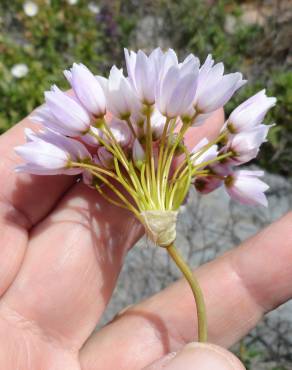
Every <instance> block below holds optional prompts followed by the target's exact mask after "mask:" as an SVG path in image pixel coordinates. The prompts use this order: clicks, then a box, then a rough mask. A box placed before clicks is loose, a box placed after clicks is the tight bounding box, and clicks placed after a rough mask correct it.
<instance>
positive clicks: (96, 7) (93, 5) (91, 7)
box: [88, 2, 100, 14]
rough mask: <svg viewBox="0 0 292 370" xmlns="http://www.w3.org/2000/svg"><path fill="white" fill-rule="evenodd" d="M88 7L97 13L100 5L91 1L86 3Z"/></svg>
mask: <svg viewBox="0 0 292 370" xmlns="http://www.w3.org/2000/svg"><path fill="white" fill-rule="evenodd" d="M88 9H89V10H90V11H91V13H93V14H99V12H100V7H99V6H98V5H97V4H95V3H93V2H91V3H89V4H88Z"/></svg>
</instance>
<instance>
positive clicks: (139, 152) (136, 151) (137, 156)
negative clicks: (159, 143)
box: [133, 139, 145, 169]
mask: <svg viewBox="0 0 292 370" xmlns="http://www.w3.org/2000/svg"><path fill="white" fill-rule="evenodd" d="M133 161H134V164H135V166H136V167H137V168H138V169H141V167H142V165H143V163H144V162H145V151H144V149H143V147H142V145H141V144H140V142H139V140H138V139H135V140H134V144H133Z"/></svg>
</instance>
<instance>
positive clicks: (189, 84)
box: [156, 59, 198, 118]
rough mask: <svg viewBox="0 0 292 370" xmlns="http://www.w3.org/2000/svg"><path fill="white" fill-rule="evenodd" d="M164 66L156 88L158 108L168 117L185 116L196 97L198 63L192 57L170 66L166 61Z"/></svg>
mask: <svg viewBox="0 0 292 370" xmlns="http://www.w3.org/2000/svg"><path fill="white" fill-rule="evenodd" d="M164 68H165V70H163V69H162V71H161V74H162V77H161V79H160V81H159V84H158V87H157V90H156V104H157V108H158V110H159V111H160V112H161V113H162V114H163V115H164V116H166V117H168V118H174V117H177V116H184V115H185V114H188V113H189V109H190V107H191V105H192V103H193V100H194V97H195V93H196V88H197V77H198V65H197V64H195V62H194V61H193V59H190V60H189V61H187V62H186V63H181V64H178V65H172V66H170V67H169V66H168V65H167V63H165V65H164Z"/></svg>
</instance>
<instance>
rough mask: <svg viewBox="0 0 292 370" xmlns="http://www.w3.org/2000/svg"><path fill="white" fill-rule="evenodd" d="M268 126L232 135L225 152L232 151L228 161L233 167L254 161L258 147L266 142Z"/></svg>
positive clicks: (260, 126)
mask: <svg viewBox="0 0 292 370" xmlns="http://www.w3.org/2000/svg"><path fill="white" fill-rule="evenodd" d="M269 129H270V126H267V125H259V126H257V127H256V128H254V129H252V130H249V131H244V132H240V133H239V134H236V135H234V136H233V135H232V136H231V138H230V140H229V142H228V143H227V146H226V151H232V152H233V153H234V156H233V157H232V158H231V159H230V160H231V161H232V162H233V163H234V164H235V165H236V164H242V163H246V162H249V161H250V160H252V159H254V158H255V157H256V156H257V154H258V151H259V148H260V146H261V145H262V143H263V142H264V141H265V140H266V137H267V134H268V131H269Z"/></svg>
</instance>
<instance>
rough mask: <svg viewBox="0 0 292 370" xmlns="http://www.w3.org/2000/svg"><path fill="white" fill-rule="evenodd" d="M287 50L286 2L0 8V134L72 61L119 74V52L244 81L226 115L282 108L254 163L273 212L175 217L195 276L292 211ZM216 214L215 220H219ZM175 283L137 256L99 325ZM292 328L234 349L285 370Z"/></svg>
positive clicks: (204, 204) (129, 0)
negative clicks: (262, 100)
mask: <svg viewBox="0 0 292 370" xmlns="http://www.w3.org/2000/svg"><path fill="white" fill-rule="evenodd" d="M291 40H292V1H291V0H282V1H280V0H278V1H277V0H258V1H256V0H255V1H227V0H222V1H220V0H219V1H215V0H213V1H212V0H205V1H204V0H180V1H177V0H145V1H139V0H124V1H119V0H111V1H110V0H108V1H105V0H104V1H97V0H92V1H90V0H88V1H85V0H63V1H61V0H33V1H21V0H1V1H0V132H1V133H3V132H4V131H5V130H7V129H8V128H9V127H10V126H11V125H13V124H14V123H16V122H17V121H19V120H20V119H21V118H23V117H24V116H26V115H27V114H28V113H29V112H30V111H31V110H32V109H33V108H35V107H36V106H37V105H39V104H41V103H42V102H43V91H44V90H47V89H49V88H50V86H51V85H52V84H53V83H57V84H58V85H60V86H61V87H64V88H66V86H67V85H66V82H65V79H64V77H63V75H62V71H63V70H64V69H65V68H67V67H69V66H70V65H71V64H72V63H73V62H82V63H84V64H86V65H87V66H88V67H90V68H91V69H92V71H93V72H95V73H96V74H97V73H99V74H104V75H106V74H107V73H108V71H109V68H110V66H111V65H112V64H113V63H114V64H117V65H118V66H123V65H124V61H123V47H128V48H134V49H137V48H143V49H144V50H146V51H147V50H151V49H152V48H155V47H157V46H161V47H163V48H167V47H172V48H174V49H175V50H176V51H177V52H178V54H179V55H180V56H181V57H183V56H185V55H186V54H188V53H190V52H192V53H194V54H196V55H198V56H199V57H200V58H201V60H203V59H204V58H205V57H206V56H207V54H208V53H212V54H213V56H214V58H215V60H218V61H223V62H224V64H225V66H226V70H227V71H237V70H239V71H241V72H243V73H244V75H245V77H246V78H248V80H249V83H248V85H247V86H246V87H245V88H243V89H242V91H240V92H239V93H238V94H237V95H236V96H235V97H234V98H233V99H232V101H231V102H230V103H229V104H228V105H227V107H226V113H227V114H228V113H229V112H230V111H231V110H232V109H233V108H234V107H235V105H237V104H238V103H240V102H242V101H243V100H244V99H246V98H247V97H249V96H250V95H251V94H253V93H254V92H256V91H258V90H260V89H262V88H264V87H266V88H267V92H268V95H272V96H276V97H277V99H278V104H277V106H276V107H275V108H274V109H273V110H272V112H271V113H270V114H269V116H268V118H267V123H273V122H276V123H277V126H275V127H274V128H272V129H271V130H270V137H269V143H266V144H264V147H263V150H262V151H261V154H260V157H259V158H258V160H257V161H256V163H257V164H256V165H257V166H258V165H259V166H260V167H262V168H264V169H265V170H266V171H267V175H266V181H267V182H268V183H269V185H270V186H271V188H270V190H269V193H268V196H269V200H270V204H271V206H270V208H269V209H268V210H262V209H250V208H247V207H244V206H238V205H234V204H233V203H229V201H228V199H227V198H225V194H224V193H223V192H222V191H221V190H219V191H216V192H215V193H214V194H212V195H210V196H207V197H204V198H202V199H201V198H200V197H198V196H197V195H195V194H191V198H193V199H192V204H190V203H188V204H187V205H186V207H185V211H184V212H183V213H182V215H181V218H180V225H179V228H180V232H179V235H180V239H179V244H180V245H181V249H182V251H183V253H184V255H185V256H186V257H188V258H189V260H190V261H191V263H192V264H193V265H194V266H195V265H197V264H199V263H202V262H204V261H207V260H209V259H212V258H214V257H215V256H216V255H217V254H219V253H222V252H223V251H224V250H225V249H227V248H229V247H232V246H234V245H236V244H238V243H239V242H240V241H241V240H243V239H244V238H246V237H247V236H249V235H252V234H254V233H255V232H256V231H257V230H259V229H260V228H262V227H263V226H264V225H266V224H267V223H269V222H271V221H272V220H274V219H276V218H277V217H279V216H281V215H282V214H284V213H285V212H287V211H288V210H289V209H291V208H292V207H291V206H292V191H291V190H292V185H291V174H292V123H291V113H292V72H291V65H292V55H291V45H292V42H291ZM252 166H255V164H252ZM214 209H216V210H218V211H219V212H220V214H221V215H222V217H221V218H220V220H218V219H216V218H214V213H215V214H218V213H216V212H214ZM139 244H140V245H143V246H145V244H147V241H142V242H140V243H139ZM280 247H281V246H279V248H280ZM162 252H163V251H162ZM145 261H146V262H145ZM141 271H142V273H141ZM178 277H179V274H178V273H177V271H176V270H175V268H174V266H172V265H171V264H170V263H169V261H168V259H167V258H166V257H165V255H164V254H163V253H161V251H157V250H156V249H154V248H139V247H137V248H134V249H133V250H132V251H131V252H130V254H129V256H128V259H127V262H126V265H125V267H124V270H123V272H122V275H121V279H120V281H119V285H118V287H117V289H116V292H115V295H114V297H113V300H112V302H111V304H110V306H109V309H108V311H107V312H106V313H105V317H104V322H106V320H108V319H110V318H112V317H113V315H115V313H116V312H118V310H120V309H121V308H122V307H123V306H124V305H128V304H131V303H134V302H136V301H138V300H140V299H141V298H143V297H147V296H149V295H150V294H152V293H153V292H155V291H158V290H160V289H162V288H163V287H164V286H166V285H167V284H169V283H170V282H171V281H173V280H175V279H176V278H178ZM291 329H292V305H291V303H290V305H289V304H287V305H285V306H283V307H281V308H280V310H278V311H277V312H276V313H274V314H272V315H269V316H268V317H267V318H266V319H265V320H264V322H263V323H261V324H260V325H259V326H258V328H257V329H256V330H255V331H254V332H252V333H251V334H250V335H249V336H247V337H246V338H244V340H243V341H242V342H241V343H239V344H238V345H237V346H235V348H234V350H235V351H236V352H237V354H238V355H240V356H241V358H242V359H243V361H245V363H246V366H247V367H248V368H249V369H257V370H260V369H273V370H288V369H292V330H291Z"/></svg>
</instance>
